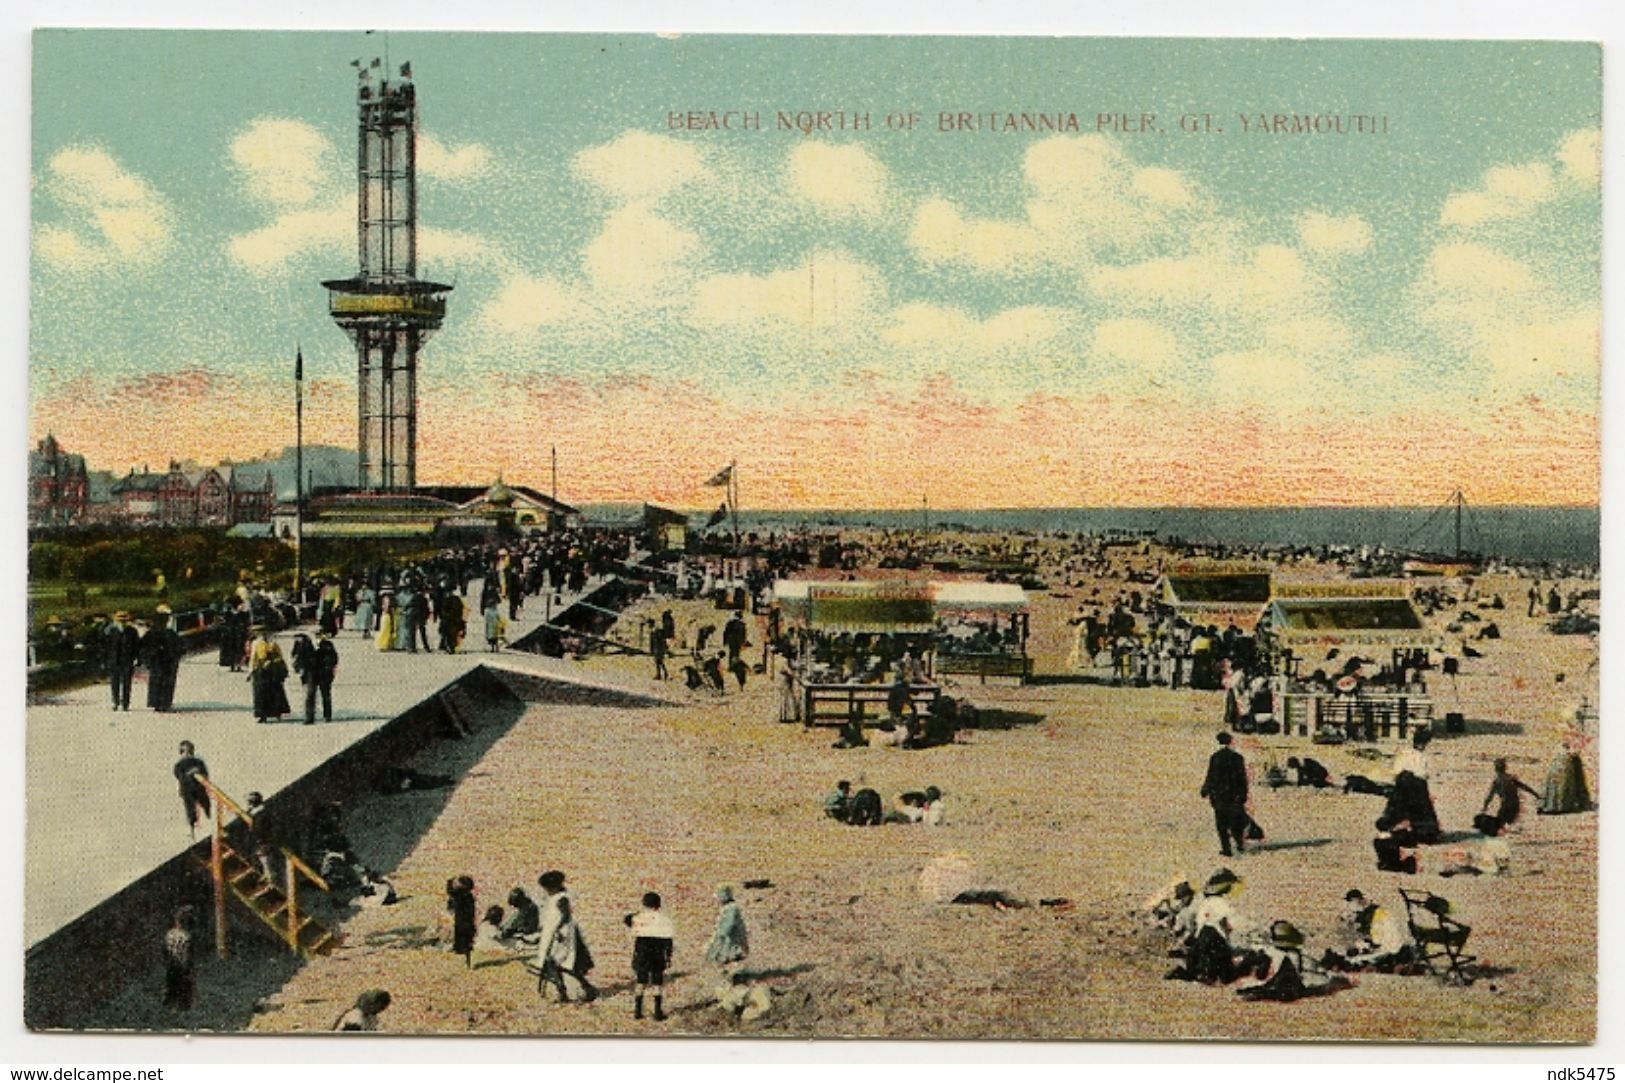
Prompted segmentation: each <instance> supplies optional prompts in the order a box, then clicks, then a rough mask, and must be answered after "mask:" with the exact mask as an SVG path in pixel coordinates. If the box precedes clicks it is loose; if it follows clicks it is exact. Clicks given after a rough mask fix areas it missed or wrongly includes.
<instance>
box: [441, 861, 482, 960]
mask: <svg viewBox="0 0 1625 1083" xmlns="http://www.w3.org/2000/svg"><path fill="white" fill-rule="evenodd" d="M446 909H447V910H449V911H450V912H451V951H452V954H453V955H461V956H462V957H463V963H464V965H466V966H467V967H469V968H470V969H472V968H473V966H474V934H475V931H476V930H475V918H474V914H475V903H474V880H473V878H472V877H469V876H459V877H457V878H456V879H455V880H447V881H446Z"/></svg>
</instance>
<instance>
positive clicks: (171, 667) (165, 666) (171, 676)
mask: <svg viewBox="0 0 1625 1083" xmlns="http://www.w3.org/2000/svg"><path fill="white" fill-rule="evenodd" d="M169 617H170V608H169V606H167V605H160V606H159V607H158V611H157V612H156V613H154V614H153V618H152V627H151V628H150V629H149V630H148V631H147V634H146V635H144V636H142V637H141V664H142V665H144V666H146V667H147V706H148V707H151V708H152V709H153V710H155V711H167V710H169V709H170V708H171V707H173V706H174V705H175V679H176V677H177V676H178V675H179V674H180V668H181V655H182V654H183V653H185V646H184V644H182V642H181V635H180V633H179V632H177V631H175V629H173V628H171V627H170V626H169Z"/></svg>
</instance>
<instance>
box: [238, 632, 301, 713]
mask: <svg viewBox="0 0 1625 1083" xmlns="http://www.w3.org/2000/svg"><path fill="white" fill-rule="evenodd" d="M254 634H255V639H254V644H253V646H252V647H250V648H249V651H248V680H249V682H250V683H251V684H252V685H253V687H254V721H256V722H267V721H269V720H270V719H272V718H278V719H280V718H281V717H282V716H283V715H285V714H287V713H288V712H289V711H291V710H292V709H293V708H292V707H291V706H289V704H288V693H287V692H286V691H285V690H284V689H283V687H282V686H283V683H284V682H285V681H287V679H288V663H287V661H286V660H285V659H284V658H283V657H282V648H281V647H279V646H277V644H276V641H275V640H273V639H272V638H271V629H270V627H269V626H267V625H264V624H257V625H255V626H254Z"/></svg>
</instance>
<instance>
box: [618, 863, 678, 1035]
mask: <svg viewBox="0 0 1625 1083" xmlns="http://www.w3.org/2000/svg"><path fill="white" fill-rule="evenodd" d="M626 924H627V925H628V926H629V927H630V928H631V929H632V937H633V939H632V975H633V977H634V978H636V979H637V983H638V988H637V995H636V998H635V999H634V1000H633V1001H632V1018H634V1019H642V1018H643V994H644V991H645V990H646V989H647V988H648V987H649V986H651V985H652V986H654V992H655V1014H654V1017H655V1020H656V1021H659V1020H663V1019H665V1018H666V1012H665V1010H664V1005H663V1001H664V997H665V984H666V968H667V967H669V966H671V953H672V938H673V936H674V935H675V934H674V930H673V929H672V924H671V919H670V918H668V917H667V916H666V915H665V914H662V913H661V912H660V895H659V894H658V893H657V892H653V891H650V892H646V893H645V894H644V896H643V909H642V910H639V911H638V912H637V913H636V914H628V915H626Z"/></svg>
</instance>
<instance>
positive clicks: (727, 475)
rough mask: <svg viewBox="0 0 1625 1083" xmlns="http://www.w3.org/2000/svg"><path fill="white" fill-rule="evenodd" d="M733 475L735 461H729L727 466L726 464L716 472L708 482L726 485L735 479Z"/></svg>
mask: <svg viewBox="0 0 1625 1083" xmlns="http://www.w3.org/2000/svg"><path fill="white" fill-rule="evenodd" d="M733 477H734V467H733V463H729V464H728V465H727V466H724V467H723V468H722V469H721V470H718V471H717V473H716V476H715V477H713V478H712V479H711V480H710V481H708V482H706V484H707V485H726V484H728V483H729V482H730V481H732V480H733Z"/></svg>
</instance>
